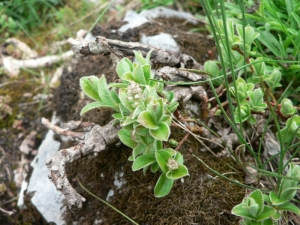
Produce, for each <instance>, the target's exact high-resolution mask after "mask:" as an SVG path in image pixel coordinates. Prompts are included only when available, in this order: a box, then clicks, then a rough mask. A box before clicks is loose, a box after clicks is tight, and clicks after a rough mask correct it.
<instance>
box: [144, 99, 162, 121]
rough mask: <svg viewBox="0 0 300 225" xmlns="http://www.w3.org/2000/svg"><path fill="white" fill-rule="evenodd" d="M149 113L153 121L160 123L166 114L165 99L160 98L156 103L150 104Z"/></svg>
mask: <svg viewBox="0 0 300 225" xmlns="http://www.w3.org/2000/svg"><path fill="white" fill-rule="evenodd" d="M147 110H148V112H149V113H151V115H152V117H153V119H154V120H155V121H160V120H161V118H162V116H163V114H164V103H163V99H162V98H159V99H158V100H155V101H154V102H152V103H150V104H149V105H148V107H147Z"/></svg>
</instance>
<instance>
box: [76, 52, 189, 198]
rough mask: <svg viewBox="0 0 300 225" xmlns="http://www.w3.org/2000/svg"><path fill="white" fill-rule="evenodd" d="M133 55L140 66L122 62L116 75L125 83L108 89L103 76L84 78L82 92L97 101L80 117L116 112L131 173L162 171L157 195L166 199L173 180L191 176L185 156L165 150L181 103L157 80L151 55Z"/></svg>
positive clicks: (155, 191)
mask: <svg viewBox="0 0 300 225" xmlns="http://www.w3.org/2000/svg"><path fill="white" fill-rule="evenodd" d="M134 54H135V57H136V59H137V61H138V62H134V63H132V62H131V61H130V60H129V59H128V58H123V59H122V60H121V61H120V62H119V63H118V64H117V68H116V72H117V74H118V76H119V78H120V79H121V81H122V83H112V84H109V85H108V84H107V82H106V79H105V77H104V76H102V77H101V78H98V77H96V76H89V77H83V78H81V80H80V86H81V88H82V90H83V91H84V93H85V94H86V95H87V96H89V97H90V98H92V99H93V100H94V102H91V103H89V104H87V105H86V106H85V107H84V108H83V109H82V111H81V114H83V113H85V112H87V111H89V110H91V109H94V108H98V107H109V108H111V109H113V110H114V111H115V112H116V113H115V114H113V117H114V119H115V123H119V124H120V126H121V127H122V129H120V130H119V132H118V136H119V138H120V140H121V141H122V143H123V144H125V145H126V146H128V147H130V148H132V155H131V156H130V157H129V160H130V161H133V164H132V170H133V171H137V170H140V169H143V171H144V173H145V172H146V171H147V170H148V169H149V168H150V170H151V171H152V172H157V171H160V172H161V173H162V174H161V175H160V177H159V179H158V181H157V184H156V186H155V188H154V194H155V196H156V197H163V196H165V195H167V194H168V193H169V192H170V191H171V189H172V187H173V183H174V180H176V179H180V178H182V177H184V176H187V175H189V173H188V169H187V168H186V166H184V165H183V162H184V161H183V156H182V155H181V154H180V153H179V152H176V151H174V150H173V149H171V148H167V149H164V147H163V142H165V141H168V139H169V137H170V133H171V132H170V125H171V122H172V117H171V116H172V113H173V112H174V111H175V110H176V109H177V107H178V102H176V101H175V100H174V93H173V92H168V91H165V90H164V87H163V83H161V82H158V81H156V80H155V79H154V75H153V74H152V73H151V66H150V55H151V51H150V52H149V53H148V54H147V56H146V58H144V57H143V56H142V54H141V53H140V52H134ZM117 93H118V94H117Z"/></svg>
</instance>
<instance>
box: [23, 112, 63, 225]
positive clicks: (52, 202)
mask: <svg viewBox="0 0 300 225" xmlns="http://www.w3.org/2000/svg"><path fill="white" fill-rule="evenodd" d="M55 122H56V118H55V116H53V117H52V123H55ZM53 135H54V132H53V131H51V130H49V131H48V133H47V135H46V137H45V139H44V141H43V142H42V144H41V145H40V147H39V150H38V154H37V156H36V157H35V158H34V160H33V161H32V162H31V166H32V167H33V172H32V174H31V177H30V180H29V183H28V186H27V183H26V181H23V184H22V187H21V192H20V193H21V194H20V198H19V200H18V206H19V207H20V208H24V207H26V206H24V198H23V194H24V191H26V192H27V193H33V197H32V198H31V202H32V204H33V205H34V206H35V207H36V208H37V210H38V211H39V212H40V213H41V215H42V216H43V217H44V218H45V219H46V221H47V222H48V223H50V222H54V223H56V225H60V224H65V223H64V221H63V219H62V215H63V213H64V211H65V208H64V205H63V199H64V196H63V194H62V193H61V192H59V191H57V190H56V188H55V186H54V184H53V183H52V182H51V181H50V180H49V178H48V168H47V167H46V165H45V161H46V159H47V158H49V157H50V156H52V155H54V154H55V153H56V152H57V151H58V150H59V148H60V142H58V141H55V140H54V138H53ZM26 189H27V190H26Z"/></svg>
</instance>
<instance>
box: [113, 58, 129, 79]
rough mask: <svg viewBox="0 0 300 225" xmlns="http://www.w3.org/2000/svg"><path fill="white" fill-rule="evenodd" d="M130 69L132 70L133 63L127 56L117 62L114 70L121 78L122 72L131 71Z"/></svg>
mask: <svg viewBox="0 0 300 225" xmlns="http://www.w3.org/2000/svg"><path fill="white" fill-rule="evenodd" d="M132 71H133V65H132V62H131V61H130V60H129V59H128V58H123V59H122V60H121V61H120V62H118V64H117V67H116V72H117V74H118V76H119V77H120V78H121V79H122V77H123V75H124V73H127V72H132Z"/></svg>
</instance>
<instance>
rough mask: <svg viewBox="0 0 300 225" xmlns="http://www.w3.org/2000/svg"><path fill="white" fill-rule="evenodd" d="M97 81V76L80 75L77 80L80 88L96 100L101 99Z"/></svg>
mask: <svg viewBox="0 0 300 225" xmlns="http://www.w3.org/2000/svg"><path fill="white" fill-rule="evenodd" d="M98 82H99V78H98V77H96V76H88V77H82V78H80V81H79V83H80V87H81V89H82V90H83V92H84V93H85V94H86V95H87V96H89V97H90V98H92V99H94V100H96V101H101V97H100V96H99V94H98Z"/></svg>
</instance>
